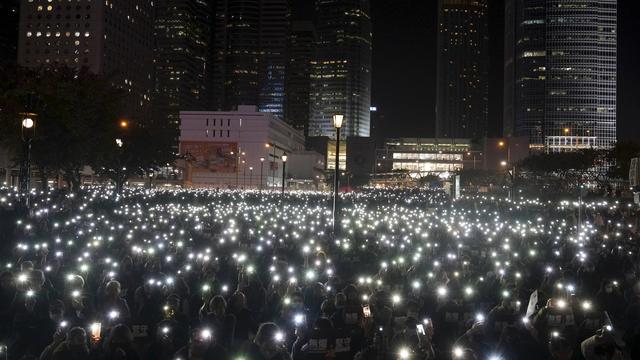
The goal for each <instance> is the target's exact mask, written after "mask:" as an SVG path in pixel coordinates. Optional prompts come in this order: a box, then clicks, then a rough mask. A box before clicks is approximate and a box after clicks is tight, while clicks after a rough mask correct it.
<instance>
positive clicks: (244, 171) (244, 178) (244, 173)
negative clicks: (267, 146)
mask: <svg viewBox="0 0 640 360" xmlns="http://www.w3.org/2000/svg"><path fill="white" fill-rule="evenodd" d="M242 154H243V155H244V153H242ZM246 187H247V162H246V161H244V160H242V188H243V189H244V188H246Z"/></svg>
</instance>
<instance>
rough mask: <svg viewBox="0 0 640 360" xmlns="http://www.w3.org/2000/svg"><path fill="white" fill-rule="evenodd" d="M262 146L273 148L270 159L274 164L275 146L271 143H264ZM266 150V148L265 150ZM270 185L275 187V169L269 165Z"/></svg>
mask: <svg viewBox="0 0 640 360" xmlns="http://www.w3.org/2000/svg"><path fill="white" fill-rule="evenodd" d="M264 147H266V148H267V149H268V148H271V147H272V148H273V155H272V159H273V163H274V164H275V161H276V146H275V145H272V144H271V143H266V144H264ZM267 151H268V150H267ZM271 186H273V187H275V186H277V185H276V169H275V167H274V166H272V167H271Z"/></svg>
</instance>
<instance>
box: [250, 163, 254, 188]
mask: <svg viewBox="0 0 640 360" xmlns="http://www.w3.org/2000/svg"><path fill="white" fill-rule="evenodd" d="M252 183H253V166H249V189H251V186H252V185H253V184H252Z"/></svg>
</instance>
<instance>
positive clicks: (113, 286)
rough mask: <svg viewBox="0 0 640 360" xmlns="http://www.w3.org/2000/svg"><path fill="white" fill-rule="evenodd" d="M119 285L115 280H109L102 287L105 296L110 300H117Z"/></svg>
mask: <svg viewBox="0 0 640 360" xmlns="http://www.w3.org/2000/svg"><path fill="white" fill-rule="evenodd" d="M120 288H121V286H120V283H119V282H118V281H116V280H111V281H109V282H108V283H107V285H106V286H105V287H104V293H105V295H106V296H107V297H108V298H110V299H117V298H118V297H120Z"/></svg>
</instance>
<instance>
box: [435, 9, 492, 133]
mask: <svg viewBox="0 0 640 360" xmlns="http://www.w3.org/2000/svg"><path fill="white" fill-rule="evenodd" d="M487 10H488V4H487V0H439V3H438V65H437V99H436V136H437V137H439V138H482V137H484V136H486V133H487V127H488V113H489V102H488V92H489V87H488V82H489V79H488V76H489V54H488V43H489V38H488V14H487Z"/></svg>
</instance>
